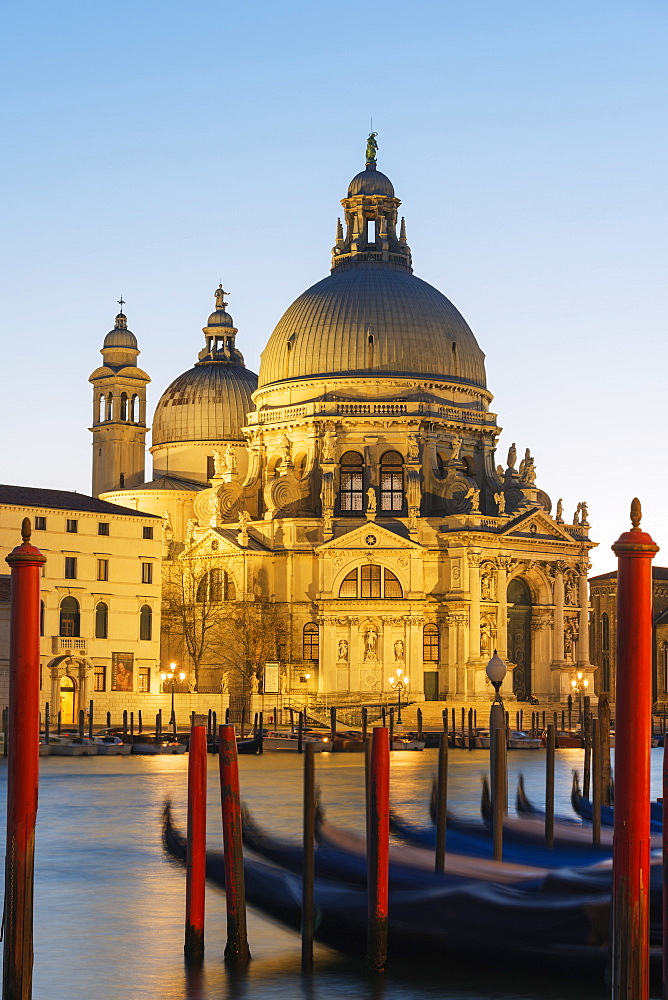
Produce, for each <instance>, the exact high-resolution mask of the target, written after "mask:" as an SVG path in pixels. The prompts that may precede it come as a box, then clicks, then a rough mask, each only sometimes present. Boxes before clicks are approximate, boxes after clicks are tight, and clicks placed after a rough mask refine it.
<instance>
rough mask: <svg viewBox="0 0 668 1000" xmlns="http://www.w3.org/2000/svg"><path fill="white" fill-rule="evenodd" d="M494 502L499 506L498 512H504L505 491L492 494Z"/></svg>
mask: <svg viewBox="0 0 668 1000" xmlns="http://www.w3.org/2000/svg"><path fill="white" fill-rule="evenodd" d="M494 502H495V503H496V506H497V507H498V508H499V514H505V513H506V494H505V493H495V494H494Z"/></svg>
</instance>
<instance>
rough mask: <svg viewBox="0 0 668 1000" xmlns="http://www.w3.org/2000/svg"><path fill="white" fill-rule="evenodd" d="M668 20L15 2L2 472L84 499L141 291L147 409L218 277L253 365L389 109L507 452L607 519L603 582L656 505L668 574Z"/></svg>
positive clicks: (295, 6)
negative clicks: (111, 383) (115, 341)
mask: <svg viewBox="0 0 668 1000" xmlns="http://www.w3.org/2000/svg"><path fill="white" fill-rule="evenodd" d="M667 28H668V11H667V9H666V6H665V3H663V2H659V0H656V2H643V0H634V2H628V3H621V2H615V0H608V2H605V3H603V2H596V0H591V2H587V3H583V2H582V0H578V2H573V0H565V2H561V3H559V4H556V3H535V2H534V3H520V2H512V0H511V2H504V0H468V2H464V0H460V2H448V0H445V2H444V0H439V2H413V3H412V4H406V3H403V2H402V3H397V2H395V0H384V2H383V3H378V2H375V0H367V2H365V3H363V4H362V3H352V2H350V0H337V2H335V3H329V4H326V5H325V4H321V3H313V2H310V3H297V2H294V0H293V2H289V3H287V4H275V3H267V2H250V3H245V4H241V3H237V4H225V3H206V2H197V0H195V2H189V3H173V2H161V3H149V2H146V0H133V2H132V3H128V2H125V0H119V2H116V3H115V4H98V3H81V2H79V3H74V2H71V0H64V2H63V3H61V4H46V3H34V2H30V0H27V2H23V3H18V2H16V0H10V3H9V4H7V5H6V7H5V12H4V15H3V39H4V44H3V65H2V70H1V73H2V89H3V95H4V101H3V104H4V113H3V124H2V135H3V140H4V141H3V156H2V160H1V161H0V171H1V173H2V190H3V195H4V198H3V202H4V211H3V216H4V219H3V221H4V226H3V229H4V239H3V241H2V251H1V253H2V304H3V308H2V312H3V316H2V347H3V350H2V358H3V366H2V370H3V379H2V383H3V391H2V393H1V394H0V420H1V424H0V426H1V428H2V435H3V446H2V468H1V470H0V480H1V481H2V482H6V483H14V484H21V485H27V486H46V487H53V488H59V489H74V490H78V491H80V492H89V491H90V453H91V435H90V434H89V432H88V427H89V426H90V421H91V410H92V405H91V399H92V395H91V393H92V390H91V387H90V386H89V384H88V381H87V380H88V376H89V374H90V373H91V372H92V371H93V369H94V368H96V367H97V366H98V364H99V363H100V355H99V353H98V352H99V349H100V347H101V345H102V340H103V338H104V335H105V334H106V332H107V331H108V330H109V329H110V328H111V327H112V326H113V319H114V316H115V314H116V311H117V309H118V307H117V304H116V300H117V299H118V298H119V297H120V295H121V294H122V295H123V297H124V299H126V301H127V305H126V307H125V312H126V314H127V316H128V324H129V326H130V328H131V329H132V330H133V332H134V333H135V334H136V336H137V337H138V340H139V346H140V348H141V351H142V353H141V355H140V359H139V364H140V365H141V366H142V367H143V368H144V369H145V370H146V371H147V372H148V373H149V375H150V376H151V378H152V380H153V381H152V384H151V386H150V387H149V402H150V410H151V411H152V408H153V406H154V405H155V403H156V401H157V399H158V398H159V396H160V394H161V392H162V391H163V390H164V389H165V388H166V386H167V385H168V384H169V382H171V381H172V379H173V378H174V377H176V376H177V375H178V374H180V373H181V372H182V371H184V370H186V369H187V368H189V367H191V365H192V364H193V363H194V362H195V361H196V358H197V352H198V351H199V350H200V348H201V347H202V346H203V336H202V333H201V328H202V326H203V325H204V323H205V321H206V318H207V316H208V314H209V312H210V311H211V310H212V309H213V290H214V288H215V286H216V285H217V284H218V282H219V281H222V282H223V284H224V287H225V288H226V289H230V291H231V294H230V297H229V311H230V312H231V314H232V316H233V317H234V320H235V325H236V326H237V327H238V328H239V335H238V338H237V345H238V346H239V348H240V349H241V350H242V351H243V353H244V355H245V358H246V363H247V364H248V366H249V367H251V368H252V369H253V370H255V371H257V368H258V364H259V354H260V351H261V350H262V347H263V346H264V344H265V342H266V341H267V339H268V337H269V335H270V333H271V331H272V329H273V327H274V326H275V324H276V323H277V321H278V319H279V318H280V316H281V315H282V313H283V311H284V310H285V309H286V308H287V306H288V305H289V304H290V302H291V301H292V300H293V299H294V298H295V297H296V296H297V295H298V294H299V293H300V292H301V291H303V290H304V289H305V288H306V287H308V286H309V285H311V284H313V283H314V282H315V281H317V280H319V279H320V278H321V277H324V276H325V275H326V274H327V273H328V269H329V258H330V249H331V246H332V243H333V240H334V231H335V223H336V218H337V216H338V215H339V214H340V205H339V200H340V199H341V198H342V197H343V196H344V195H345V194H346V189H347V185H348V182H349V180H350V178H351V177H352V176H353V175H354V174H355V173H357V171H358V170H360V169H361V168H362V167H363V166H364V150H365V140H366V136H367V133H368V131H369V122H370V118H371V116H373V123H374V129H376V130H377V131H378V133H379V136H378V143H379V155H378V166H379V169H381V170H382V171H384V172H385V173H387V174H388V175H389V176H390V178H391V179H392V181H393V183H394V186H395V190H396V193H397V195H398V197H400V198H401V199H402V202H403V205H402V209H401V211H402V212H403V213H404V214H405V216H406V222H407V228H408V239H409V242H410V245H411V248H412V251H413V262H414V269H415V273H416V274H417V275H419V276H420V277H421V278H424V279H425V280H427V281H429V282H431V283H432V284H434V285H436V286H437V287H438V288H439V289H440V290H441V291H442V292H444V293H445V294H446V295H447V296H448V298H450V299H452V301H453V302H454V303H455V305H456V306H457V307H458V309H459V310H460V311H461V312H462V313H463V315H464V316H465V317H466V319H467V320H468V322H469V324H470V325H471V327H472V329H473V331H474V333H475V334H476V337H477V339H478V341H479V343H480V345H481V347H482V349H483V350H484V351H485V353H486V355H487V376H488V384H489V387H490V389H491V390H492V392H493V393H494V394H495V400H494V404H493V405H494V409H495V411H496V412H497V413H498V416H499V424H500V425H501V426H502V427H503V428H504V432H503V434H502V437H501V443H500V448H499V452H498V453H497V454H498V461H499V462H502V463H505V457H506V453H507V449H508V447H509V446H510V444H511V442H512V441H516V442H517V448H518V451H519V453H520V455H522V454H523V453H524V449H525V448H526V447H527V446H528V447H530V448H531V451H532V454H533V455H534V457H535V461H536V468H537V470H538V486H540V487H541V488H543V489H544V490H546V491H547V492H548V493H549V494H550V495H551V497H552V499H553V502H554V503H556V500H557V499H558V498H559V497H563V498H564V505H565V508H566V511H565V513H566V514H567V516H568V518H570V515H571V513H572V511H573V510H574V509H575V506H576V504H577V502H578V501H580V500H586V501H587V502H588V504H589V512H590V522H591V525H592V532H591V534H592V537H593V538H594V539H595V540H596V541H598V542H599V543H600V547H599V549H597V550H595V551H594V554H593V563H594V572H602V571H604V570H606V569H610V568H612V566H613V565H614V562H613V556H612V553H611V552H610V548H609V546H610V543H611V542H612V541H614V539H615V538H616V537H617V536H618V535H619V534H620V532H621V531H622V530H625V529H626V527H627V525H628V506H629V502H630V500H631V498H632V497H633V496H634V495H636V494H637V495H638V496H640V498H641V500H642V501H643V508H644V514H645V517H644V526H645V527H646V528H647V530H649V531H650V532H651V533H652V534H653V535H654V537H655V539H656V541H657V542H658V544H659V545H661V546H662V549H663V551H662V552H661V553H660V554H659V556H658V558H657V562H658V563H662V564H664V565H666V564H668V503H667V498H668V472H667V468H666V447H665V440H666V427H665V423H666V412H667V404H666V388H665V387H666V384H667V383H668V364H667V351H666V315H667V312H668V310H667V308H666V307H667V296H666V273H667V264H668V261H667V253H666V231H667V226H666V223H667V221H668V220H667V219H666V215H667V212H666V199H665V186H666V176H667V174H668V169H667V168H668V163H667V160H668V156H667V151H668V139H667V138H666V136H667V131H666V107H667V104H668V101H667V93H666V91H667V87H666V80H667V77H666V52H667V51H668V30H667ZM147 471H148V472H149V473H150V464H149V466H148V469H147ZM149 478H150V475H149Z"/></svg>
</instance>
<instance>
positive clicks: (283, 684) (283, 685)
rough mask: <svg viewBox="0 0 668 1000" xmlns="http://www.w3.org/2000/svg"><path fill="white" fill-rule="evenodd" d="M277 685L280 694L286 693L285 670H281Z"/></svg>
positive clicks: (286, 679) (286, 680)
mask: <svg viewBox="0 0 668 1000" xmlns="http://www.w3.org/2000/svg"><path fill="white" fill-rule="evenodd" d="M278 686H279V689H280V692H281V694H287V693H288V675H287V674H286V672H285V670H281V678H280V681H279V684H278Z"/></svg>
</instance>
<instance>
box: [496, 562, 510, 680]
mask: <svg viewBox="0 0 668 1000" xmlns="http://www.w3.org/2000/svg"><path fill="white" fill-rule="evenodd" d="M509 567H510V556H503V555H502V556H499V557H498V559H497V560H496V599H497V601H498V605H499V606H498V609H497V618H496V651H497V653H498V654H499V656H500V657H501V659H502V660H507V659H508V596H507V587H508V584H507V576H508V569H509Z"/></svg>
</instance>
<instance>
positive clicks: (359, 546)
mask: <svg viewBox="0 0 668 1000" xmlns="http://www.w3.org/2000/svg"><path fill="white" fill-rule="evenodd" d="M371 539H373V541H371ZM351 549H352V550H359V551H364V552H368V551H369V549H374V550H375V551H382V550H388V549H392V550H393V551H394V552H396V551H397V549H405V550H412V551H418V552H421V551H422V546H421V545H418V544H417V543H416V542H412V541H411V540H410V538H404V537H403V535H398V534H397V533H396V531H390V530H389V528H386V527H384V526H383V525H382V524H376V522H375V521H367V522H366V524H359V525H357V527H356V528H353V529H352V530H351V531H347V532H346V533H345V535H339V536H338V538H332V539H331V540H330V541H329V542H324V543H323V544H322V545H319V546H318V547H317V549H316V552H337V551H338V552H341V551H346V552H350V551H351Z"/></svg>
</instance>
